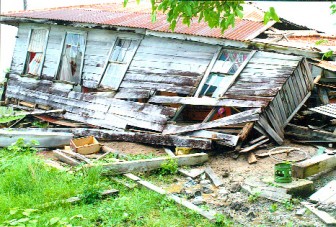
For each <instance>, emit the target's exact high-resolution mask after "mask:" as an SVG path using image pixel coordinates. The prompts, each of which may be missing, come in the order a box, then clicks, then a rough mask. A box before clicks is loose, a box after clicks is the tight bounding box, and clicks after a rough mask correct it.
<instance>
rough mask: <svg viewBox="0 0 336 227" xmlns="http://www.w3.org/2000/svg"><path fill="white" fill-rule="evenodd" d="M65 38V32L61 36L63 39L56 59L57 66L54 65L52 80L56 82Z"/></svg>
mask: <svg viewBox="0 0 336 227" xmlns="http://www.w3.org/2000/svg"><path fill="white" fill-rule="evenodd" d="M65 37H66V32H65V33H64V35H63V39H62V42H61V48H60V53H59V56H58V59H57V65H56V70H55V75H54V80H57V79H58V78H57V75H58V73H59V70H60V64H61V59H62V53H63V49H64V43H65Z"/></svg>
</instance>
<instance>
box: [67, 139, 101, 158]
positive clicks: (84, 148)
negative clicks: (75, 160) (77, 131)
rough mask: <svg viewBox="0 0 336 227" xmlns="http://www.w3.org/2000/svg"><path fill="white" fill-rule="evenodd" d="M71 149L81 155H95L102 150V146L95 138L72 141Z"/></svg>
mask: <svg viewBox="0 0 336 227" xmlns="http://www.w3.org/2000/svg"><path fill="white" fill-rule="evenodd" d="M70 147H71V149H72V150H73V151H74V152H77V153H80V154H94V153H97V152H98V151H99V150H100V144H99V142H98V141H97V140H96V138H94V137H93V136H88V137H82V138H78V139H72V140H71V141H70Z"/></svg>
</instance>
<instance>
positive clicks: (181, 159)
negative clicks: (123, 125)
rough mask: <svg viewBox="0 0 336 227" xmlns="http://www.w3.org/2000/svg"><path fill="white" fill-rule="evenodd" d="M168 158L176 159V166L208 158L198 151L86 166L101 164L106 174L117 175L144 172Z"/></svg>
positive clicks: (199, 162) (194, 163)
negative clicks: (188, 153) (195, 152)
mask: <svg viewBox="0 0 336 227" xmlns="http://www.w3.org/2000/svg"><path fill="white" fill-rule="evenodd" d="M170 159H173V160H176V161H177V164H178V166H191V165H198V164H202V163H204V162H206V161H207V160H208V155H207V154H206V153H198V154H190V155H180V156H175V157H168V158H167V157H163V158H152V159H143V160H136V161H125V162H116V163H104V164H100V165H99V164H95V165H88V167H93V166H102V167H103V168H104V170H105V171H104V172H105V173H106V174H108V175H117V174H122V173H130V172H144V171H151V170H155V169H159V168H160V167H161V165H162V163H164V162H166V161H168V160H170Z"/></svg>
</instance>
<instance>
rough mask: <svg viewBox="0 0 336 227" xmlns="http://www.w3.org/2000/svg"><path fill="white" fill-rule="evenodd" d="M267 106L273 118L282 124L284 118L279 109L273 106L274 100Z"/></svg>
mask: <svg viewBox="0 0 336 227" xmlns="http://www.w3.org/2000/svg"><path fill="white" fill-rule="evenodd" d="M269 108H270V111H271V113H272V114H273V116H274V118H275V119H276V120H277V122H278V123H279V125H280V126H282V125H283V124H284V122H285V120H284V119H282V117H281V115H280V111H279V109H277V108H275V106H274V101H273V102H271V103H270V105H269Z"/></svg>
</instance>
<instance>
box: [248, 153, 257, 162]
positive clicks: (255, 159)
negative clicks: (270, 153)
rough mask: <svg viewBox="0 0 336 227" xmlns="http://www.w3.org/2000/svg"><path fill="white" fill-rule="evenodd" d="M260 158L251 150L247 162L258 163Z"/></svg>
mask: <svg viewBox="0 0 336 227" xmlns="http://www.w3.org/2000/svg"><path fill="white" fill-rule="evenodd" d="M257 161H258V160H257V158H256V156H255V154H254V153H253V152H250V153H249V154H248V156H247V162H248V164H253V163H256V162H257Z"/></svg>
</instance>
